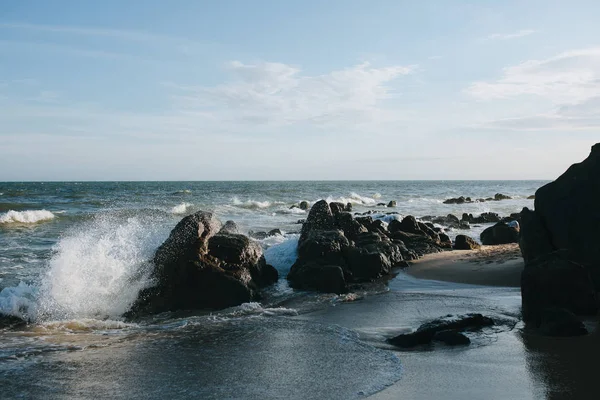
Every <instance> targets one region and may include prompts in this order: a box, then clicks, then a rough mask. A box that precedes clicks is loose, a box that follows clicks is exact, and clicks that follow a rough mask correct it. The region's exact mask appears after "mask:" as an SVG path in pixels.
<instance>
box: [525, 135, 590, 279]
mask: <svg viewBox="0 0 600 400" xmlns="http://www.w3.org/2000/svg"><path fill="white" fill-rule="evenodd" d="M598 198H600V143H597V144H595V145H594V146H593V147H592V151H591V153H590V155H589V156H588V157H587V158H586V159H585V160H584V161H582V162H580V163H578V164H573V165H572V166H571V167H570V168H569V169H568V170H567V171H566V172H565V173H563V174H562V175H561V176H560V177H558V178H557V179H556V180H555V181H554V182H551V183H549V184H547V185H545V186H542V187H541V188H539V189H538V190H537V192H536V193H535V203H534V204H535V210H534V211H531V210H528V209H524V210H523V211H522V213H521V218H522V221H521V229H522V233H521V239H520V246H521V251H522V253H523V258H524V259H525V260H526V261H529V260H535V259H536V258H538V257H540V256H543V255H545V254H548V253H549V252H551V251H554V250H558V249H568V250H569V257H570V258H571V260H572V261H575V262H577V263H579V264H581V265H583V266H584V267H585V268H587V269H588V270H589V272H590V274H591V277H592V281H593V282H594V286H595V288H596V290H597V291H600V246H599V245H598V243H600V230H598V226H600V207H598Z"/></svg>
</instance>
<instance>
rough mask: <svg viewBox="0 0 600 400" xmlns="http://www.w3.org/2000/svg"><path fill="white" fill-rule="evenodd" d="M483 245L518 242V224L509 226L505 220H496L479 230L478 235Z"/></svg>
mask: <svg viewBox="0 0 600 400" xmlns="http://www.w3.org/2000/svg"><path fill="white" fill-rule="evenodd" d="M479 238H480V239H481V243H483V244H484V245H497V244H507V243H518V242H519V226H518V225H514V226H511V225H509V224H507V223H505V222H498V223H497V224H496V225H494V226H490V227H489V228H487V229H485V230H484V231H483V232H481V235H480V236H479Z"/></svg>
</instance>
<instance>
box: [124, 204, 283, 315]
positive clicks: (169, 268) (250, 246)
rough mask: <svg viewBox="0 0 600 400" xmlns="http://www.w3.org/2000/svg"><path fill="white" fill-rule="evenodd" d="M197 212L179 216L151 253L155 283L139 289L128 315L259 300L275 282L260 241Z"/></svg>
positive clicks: (211, 216) (225, 305)
mask: <svg viewBox="0 0 600 400" xmlns="http://www.w3.org/2000/svg"><path fill="white" fill-rule="evenodd" d="M220 228H221V223H220V222H219V221H218V220H217V219H216V218H215V217H214V216H213V214H212V213H208V212H202V211H199V212H197V213H195V214H192V215H189V216H187V217H185V218H184V219H182V220H181V221H180V222H179V223H178V224H177V226H175V228H174V229H173V230H172V231H171V234H170V236H169V238H168V239H167V240H166V241H165V242H164V243H163V244H162V245H161V246H160V247H159V248H158V250H157V251H156V253H155V255H154V260H153V262H154V270H153V272H152V277H153V278H154V280H155V281H156V282H157V284H156V286H154V287H151V288H148V289H144V290H142V291H141V292H140V294H139V296H138V299H137V301H136V302H135V304H134V305H133V307H132V309H131V311H130V312H128V313H127V315H126V316H127V317H137V316H140V315H144V314H153V313H159V312H163V311H175V310H190V309H221V308H226V307H231V306H235V305H239V304H242V303H245V302H248V301H255V300H258V299H259V298H260V293H259V289H260V288H261V287H264V286H266V285H269V284H272V283H274V282H276V281H277V278H278V276H277V270H275V268H273V267H272V266H270V265H268V264H267V263H266V261H265V258H264V256H263V255H262V249H261V247H260V245H259V244H258V243H256V242H254V241H252V240H250V239H249V238H248V237H246V236H244V235H240V234H235V233H218V232H219V230H220Z"/></svg>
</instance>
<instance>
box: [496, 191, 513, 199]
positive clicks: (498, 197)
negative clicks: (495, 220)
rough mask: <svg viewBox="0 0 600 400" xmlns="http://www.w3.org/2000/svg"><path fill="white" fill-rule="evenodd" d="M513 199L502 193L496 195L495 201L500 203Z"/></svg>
mask: <svg viewBox="0 0 600 400" xmlns="http://www.w3.org/2000/svg"><path fill="white" fill-rule="evenodd" d="M511 199H512V197H510V196H507V195H505V194H502V193H496V194H495V195H494V200H496V201H500V200H511Z"/></svg>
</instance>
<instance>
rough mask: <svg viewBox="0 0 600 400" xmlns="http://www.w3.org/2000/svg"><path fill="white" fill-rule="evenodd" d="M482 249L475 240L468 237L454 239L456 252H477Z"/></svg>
mask: <svg viewBox="0 0 600 400" xmlns="http://www.w3.org/2000/svg"><path fill="white" fill-rule="evenodd" d="M480 247H481V245H480V244H479V243H477V242H476V241H475V240H474V239H473V238H470V237H469V236H466V235H458V236H456V239H454V249H455V250H477V249H479V248H480Z"/></svg>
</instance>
